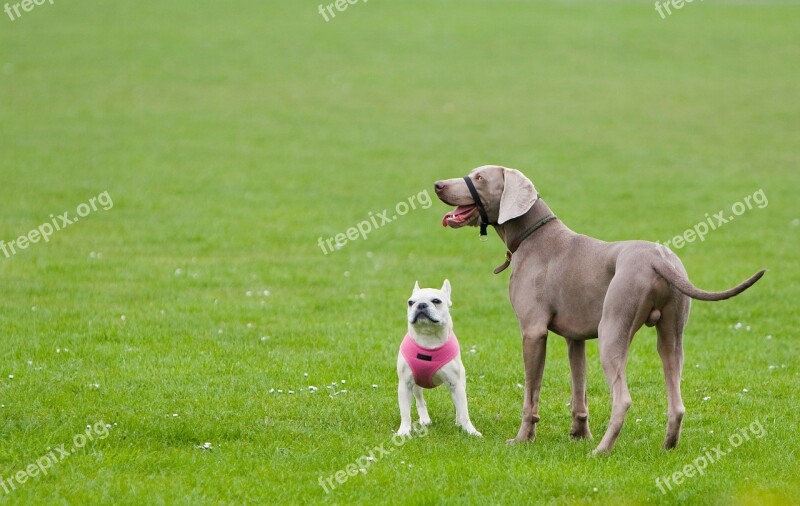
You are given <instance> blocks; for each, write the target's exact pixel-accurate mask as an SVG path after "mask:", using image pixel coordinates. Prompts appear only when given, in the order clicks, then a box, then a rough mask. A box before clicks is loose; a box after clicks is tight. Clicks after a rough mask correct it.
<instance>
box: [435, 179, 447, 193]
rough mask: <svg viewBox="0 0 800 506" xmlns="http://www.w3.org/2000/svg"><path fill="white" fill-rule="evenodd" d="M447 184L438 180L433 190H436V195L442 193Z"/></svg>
mask: <svg viewBox="0 0 800 506" xmlns="http://www.w3.org/2000/svg"><path fill="white" fill-rule="evenodd" d="M445 186H447V185H446V184H445V182H444V181H436V182H435V183H433V190H434V191H435V192H436V195H439V194H441V193H442V192H443V191H444V188H445Z"/></svg>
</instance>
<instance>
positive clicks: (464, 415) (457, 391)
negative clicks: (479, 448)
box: [450, 370, 482, 437]
mask: <svg viewBox="0 0 800 506" xmlns="http://www.w3.org/2000/svg"><path fill="white" fill-rule="evenodd" d="M459 376H460V377H459V379H458V381H456V382H454V383H453V384H452V386H451V387H450V396H451V397H452V398H453V404H454V405H455V407H456V424H457V425H458V426H459V427H461V428H462V429H464V430H465V431H466V432H467V434H469V435H471V436H478V437H481V435H482V434H481V433H480V432H478V429H476V428H475V426H474V425H472V421H471V420H470V419H469V408H468V407H467V387H466V378H465V375H464V373H463V370H462V372H461V374H460V375H459Z"/></svg>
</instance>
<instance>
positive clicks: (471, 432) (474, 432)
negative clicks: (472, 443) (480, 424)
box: [467, 429, 483, 437]
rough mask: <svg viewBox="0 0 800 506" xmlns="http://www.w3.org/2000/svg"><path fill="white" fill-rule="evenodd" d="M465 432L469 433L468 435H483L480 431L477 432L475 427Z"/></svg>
mask: <svg viewBox="0 0 800 506" xmlns="http://www.w3.org/2000/svg"><path fill="white" fill-rule="evenodd" d="M467 434H469V435H470V436H475V437H483V434H481V433H480V432H478V431H477V430H475V429H472V430H467Z"/></svg>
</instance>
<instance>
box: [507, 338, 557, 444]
mask: <svg viewBox="0 0 800 506" xmlns="http://www.w3.org/2000/svg"><path fill="white" fill-rule="evenodd" d="M546 352H547V330H544V331H541V330H538V328H536V327H530V328H529V329H523V331H522V358H523V361H524V362H525V394H524V395H525V398H524V399H523V401H522V424H521V425H520V427H519V432H517V435H516V437H514V438H513V439H509V440H507V441H506V444H515V443H522V442H524V441H530V440H532V439H535V438H536V424H537V423H538V422H539V391H540V390H541V388H542V375H543V374H544V359H545V355H546Z"/></svg>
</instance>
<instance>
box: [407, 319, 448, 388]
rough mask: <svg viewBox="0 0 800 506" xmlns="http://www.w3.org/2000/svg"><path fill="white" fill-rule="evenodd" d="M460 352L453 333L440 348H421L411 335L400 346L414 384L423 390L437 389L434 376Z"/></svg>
mask: <svg viewBox="0 0 800 506" xmlns="http://www.w3.org/2000/svg"><path fill="white" fill-rule="evenodd" d="M458 350H459V347H458V339H456V335H455V334H453V333H451V334H450V337H449V338H447V341H445V342H444V344H443V345H441V346H439V347H438V348H425V347H424V346H420V345H419V344H418V343H417V342H416V341H414V339H413V338H412V337H411V334H406V337H404V338H403V343H402V344H401V345H400V353H402V354H403V357H404V358H405V359H406V362H408V365H409V367H411V374H413V375H414V382H415V383H416V384H417V385H418V386H421V387H422V388H435V387H436V386H437V385H434V384H433V376H434V375H435V374H436V373H437V372H438V371H439V369H441V368H442V367H443V366H444V365H445V364H446V363H448V362H450V361H451V360H453V359H454V358H455V357H456V355H458Z"/></svg>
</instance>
